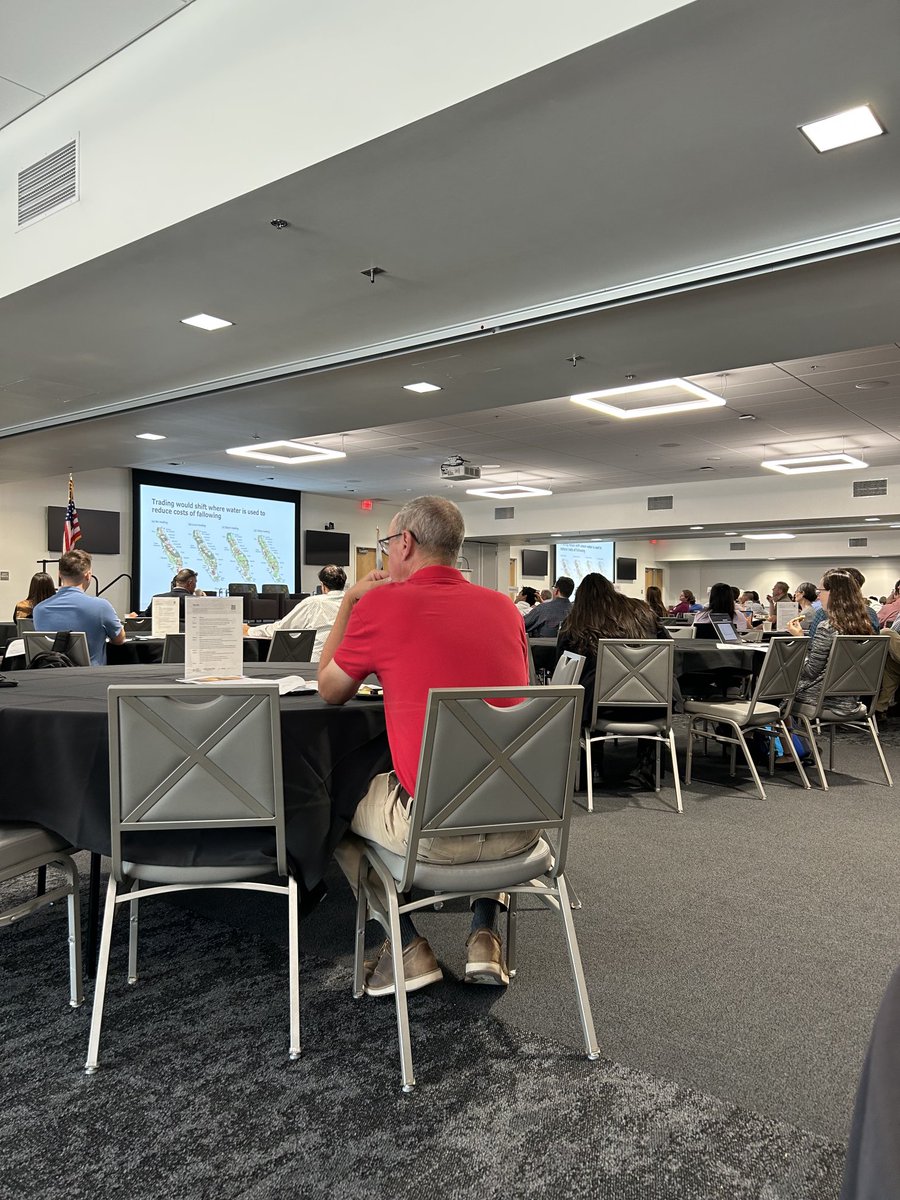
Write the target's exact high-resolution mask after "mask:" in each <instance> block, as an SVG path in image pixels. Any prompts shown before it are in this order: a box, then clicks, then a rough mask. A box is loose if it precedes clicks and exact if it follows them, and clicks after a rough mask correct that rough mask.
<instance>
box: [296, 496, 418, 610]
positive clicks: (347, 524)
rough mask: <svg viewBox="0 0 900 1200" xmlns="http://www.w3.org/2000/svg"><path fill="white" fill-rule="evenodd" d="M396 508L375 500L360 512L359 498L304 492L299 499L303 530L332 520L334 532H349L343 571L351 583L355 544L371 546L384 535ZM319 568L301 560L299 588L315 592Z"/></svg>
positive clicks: (353, 575) (319, 527) (354, 562)
mask: <svg viewBox="0 0 900 1200" xmlns="http://www.w3.org/2000/svg"><path fill="white" fill-rule="evenodd" d="M397 507H398V506H397V505H396V504H382V503H380V502H379V501H377V500H376V501H375V502H374V506H373V508H372V510H371V512H363V511H362V509H361V508H360V507H359V500H358V499H350V498H348V497H345V496H314V495H311V494H310V493H309V492H304V493H303V495H302V497H301V500H300V524H301V526H302V528H303V529H324V528H325V526H326V525H327V524H328V523H329V522H330V521H333V522H334V531H335V533H349V534H350V566H349V567H347V568H346V571H347V578H348V579H349V581H350V582H351V583H353V582H355V579H356V574H355V572H356V548H357V546H369V547H371V548H372V549H374V548H375V540H376V537H384V536H385V535H386V533H387V531H388V525H390V523H391V517H393V515H394V513H395V512H396V511H397ZM376 529H378V530H380V533H377V534H376ZM321 569H322V568H321V567H307V566H306V565H305V564H304V563H301V567H300V590H301V591H303V592H313V591H315V589H316V585H317V584H318V582H319V580H318V573H319V571H321Z"/></svg>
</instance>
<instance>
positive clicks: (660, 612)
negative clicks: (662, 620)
mask: <svg viewBox="0 0 900 1200" xmlns="http://www.w3.org/2000/svg"><path fill="white" fill-rule="evenodd" d="M646 595H647V604H648V606H649V608H650V611H651V612H652V613H653V615H654V616H656V617H667V616H668V615H669V614H668V612H667V611H666V606H665V605H664V604H663V598H662V590H661V589H660V588H658V587H652V586H651V587H648V588H647V592H646Z"/></svg>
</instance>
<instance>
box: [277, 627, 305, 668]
mask: <svg viewBox="0 0 900 1200" xmlns="http://www.w3.org/2000/svg"><path fill="white" fill-rule="evenodd" d="M315 644H316V631H315V629H277V630H276V631H275V636H274V637H273V638H272V641H271V643H270V644H269V653H268V654H267V656H266V662H300V663H308V662H310V661H311V660H312V652H313V648H314V646H315Z"/></svg>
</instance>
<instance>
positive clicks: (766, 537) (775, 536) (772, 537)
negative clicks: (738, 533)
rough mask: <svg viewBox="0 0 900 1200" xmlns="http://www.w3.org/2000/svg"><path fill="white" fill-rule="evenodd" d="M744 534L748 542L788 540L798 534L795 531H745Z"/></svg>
mask: <svg viewBox="0 0 900 1200" xmlns="http://www.w3.org/2000/svg"><path fill="white" fill-rule="evenodd" d="M742 536H743V537H745V538H746V539H747V541H748V542H786V541H788V540H789V539H790V538H793V537H796V536H797V535H796V534H794V533H745V534H743V535H742Z"/></svg>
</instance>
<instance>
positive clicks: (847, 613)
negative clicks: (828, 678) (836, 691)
mask: <svg viewBox="0 0 900 1200" xmlns="http://www.w3.org/2000/svg"><path fill="white" fill-rule="evenodd" d="M819 599H820V600H821V601H822V607H823V608H824V609H825V619H824V620H822V621H820V622H819V624H818V625H817V626H816V631H815V635H814V637H813V639H812V641H811V643H810V647H809V650H808V651H807V652H806V662H805V663H804V664H803V670H802V671H801V672H800V682H799V683H798V685H797V692H796V701H795V708H796V709H797V710H798V711H800V712H801V713H802V712H803V710H804V708H807V709H809V711H810V712H811V711H812V709H813V707H814V706H815V704H816V703H817V701H818V699H819V693H820V692H821V690H822V680H823V678H824V675H825V667H826V665H827V663H828V655H829V654H830V653H831V643H832V640H833V639H834V637H835V635H836V634H840V633H853V634H861V635H865V636H869V637H872V636H874V630H873V629H872V620H871V618H870V616H869V613H868V610H867V609H866V602H865V599H864V597H863V594H862V592H861V591H860V589H859V584H858V583H857V582H856V580H855V579H854V578H853V577H852V576H851V575H848V574H847V573H846V572H845V571H826V572H825V574H824V575H823V576H822V584H821V587H820V588H819ZM788 632H789V633H791V634H792V635H793V636H794V637H800V636H801V635H802V634H803V626H802V624H801V620H800V617H795V618H794V619H793V621H790V622H788ZM828 707H829V708H830V709H831V710H833V711H834V712H837V713H842V714H844V715H849V714H850V713H852V712H854V711H855V709H857V708H858V707H859V697H858V696H835V698H834V701H833V702H832V701H829V704H828Z"/></svg>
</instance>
